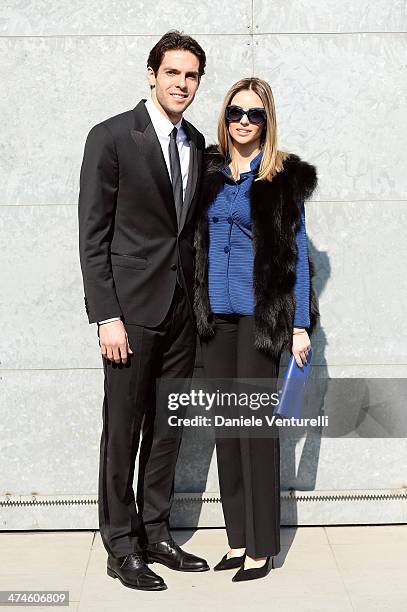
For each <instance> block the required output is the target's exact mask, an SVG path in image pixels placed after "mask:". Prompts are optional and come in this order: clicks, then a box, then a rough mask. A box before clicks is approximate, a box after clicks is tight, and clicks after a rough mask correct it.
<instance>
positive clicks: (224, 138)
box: [218, 77, 289, 181]
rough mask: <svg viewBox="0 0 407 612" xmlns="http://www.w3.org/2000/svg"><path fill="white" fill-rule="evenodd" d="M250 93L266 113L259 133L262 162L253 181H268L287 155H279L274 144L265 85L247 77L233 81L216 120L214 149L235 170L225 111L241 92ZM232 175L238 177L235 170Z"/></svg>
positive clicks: (270, 99)
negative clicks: (265, 120)
mask: <svg viewBox="0 0 407 612" xmlns="http://www.w3.org/2000/svg"><path fill="white" fill-rule="evenodd" d="M245 89H251V90H252V91H254V92H255V93H256V94H257V95H258V96H259V97H260V98H261V101H262V102H263V105H264V108H265V109H266V113H267V122H266V124H265V125H264V128H263V133H262V140H261V145H262V151H263V155H262V159H261V163H260V168H259V173H258V176H257V178H256V179H255V180H266V181H271V180H272V178H273V176H275V175H276V174H277V173H278V172H281V170H282V169H283V161H284V159H285V158H286V157H287V156H288V155H289V153H288V152H287V151H280V150H279V149H278V143H277V120H276V109H275V105H274V97H273V92H272V90H271V87H270V85H269V84H268V83H267V81H263V80H262V79H258V78H256V77H249V78H245V79H241V80H240V81H237V83H235V84H234V85H232V87H231V88H230V89H229V91H228V92H227V94H226V96H225V99H224V101H223V105H222V108H221V111H220V115H219V120H218V148H219V151H220V153H222V155H223V156H224V157H225V158H230V160H231V162H232V166H233V167H234V166H235V160H234V159H233V146H232V138H231V136H230V134H229V128H228V123H227V121H226V118H225V109H226V107H227V106H228V105H229V104H230V103H231V100H232V99H233V97H234V96H235V95H236V94H237V93H238V92H239V91H242V90H245ZM234 169H235V170H236V174H238V170H237V168H234Z"/></svg>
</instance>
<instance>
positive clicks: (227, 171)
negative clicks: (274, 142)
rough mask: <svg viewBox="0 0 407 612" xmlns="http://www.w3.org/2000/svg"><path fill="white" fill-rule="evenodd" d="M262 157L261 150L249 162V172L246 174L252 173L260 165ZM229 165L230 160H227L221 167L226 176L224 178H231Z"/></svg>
mask: <svg viewBox="0 0 407 612" xmlns="http://www.w3.org/2000/svg"><path fill="white" fill-rule="evenodd" d="M262 157H263V150H262V149H260V151H259V152H258V153H257V155H256V157H253V159H252V161H251V162H250V170H249V171H248V172H254V170H255V169H256V168H257V167H258V166H259V165H260V162H261V158H262ZM229 163H230V158H228V159H227V160H226V162H225V164H224V165H223V166H222V167H221V170H222V172H223V173H224V174H226V176H228V177H230V176H232V173H231V171H230V168H229ZM248 172H242V174H248Z"/></svg>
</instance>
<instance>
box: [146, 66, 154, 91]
mask: <svg viewBox="0 0 407 612" xmlns="http://www.w3.org/2000/svg"><path fill="white" fill-rule="evenodd" d="M147 80H148V84H149V85H150V89H151V88H152V87H155V74H154V70H153V69H152V68H151V66H147Z"/></svg>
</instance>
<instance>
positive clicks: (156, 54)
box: [147, 30, 206, 78]
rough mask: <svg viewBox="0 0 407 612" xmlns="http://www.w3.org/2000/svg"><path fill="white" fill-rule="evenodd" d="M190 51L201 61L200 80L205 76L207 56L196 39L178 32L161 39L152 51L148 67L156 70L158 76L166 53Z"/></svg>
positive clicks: (169, 33)
mask: <svg viewBox="0 0 407 612" xmlns="http://www.w3.org/2000/svg"><path fill="white" fill-rule="evenodd" d="M178 50H183V51H190V52H191V53H193V54H194V55H195V56H196V57H197V58H198V60H199V78H201V76H202V75H203V74H205V65H206V55H205V51H204V50H203V49H202V47H201V45H200V44H199V43H197V42H196V40H195V39H194V38H192V37H191V36H188V34H183V33H182V32H179V31H178V30H171V31H170V32H167V33H166V34H164V36H162V37H161V38H160V40H159V41H158V42H157V43H156V44H155V45H154V47H153V48H152V49H151V51H150V54H149V56H148V60H147V66H150V68H152V69H153V70H154V74H155V75H157V72H158V69H159V67H160V66H161V62H162V61H163V57H164V53H165V52H166V51H178Z"/></svg>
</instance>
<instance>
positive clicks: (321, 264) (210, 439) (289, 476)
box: [175, 240, 330, 537]
mask: <svg viewBox="0 0 407 612" xmlns="http://www.w3.org/2000/svg"><path fill="white" fill-rule="evenodd" d="M308 246H309V254H310V258H311V259H312V261H313V262H314V266H315V276H314V287H315V293H316V296H317V299H318V301H319V298H320V296H321V294H322V292H323V290H324V288H325V286H326V283H327V281H328V278H329V276H330V264H329V259H328V255H327V253H325V252H320V253H319V252H317V250H316V249H315V247H314V246H313V245H312V243H311V241H310V240H308ZM322 315H323V313H321V320H320V322H319V324H318V326H317V329H316V330H315V332H314V334H313V337H312V339H311V341H312V346H313V349H314V365H315V366H318V367H315V368H314V369H313V371H312V376H318V378H322V379H326V378H327V377H328V371H327V365H326V360H325V346H326V340H325V334H324V333H323V330H322V327H321V323H322V318H323V316H322ZM288 358H289V354H288V353H287V354H283V356H282V359H281V364H280V379H281V377H282V375H283V374H284V371H285V366H286V365H287V362H288ZM194 377H195V378H201V377H204V371H203V368H202V359H201V353H200V347H199V342H198V349H197V357H196V362H195V372H194ZM323 397H324V394H323V395H322V397H321V396H319V400H320V401H318V405H315V406H313V409H312V415H311V414H307V415H306V416H313V417H314V416H317V415H318V414H321V413H322V410H323V404H324V402H323ZM321 437H322V432H321V431H316V430H315V429H314V430H313V432H312V434H311V433H310V432H308V431H306V433H305V439H304V430H302V433H301V434H300V435H298V437H296V436H295V434H293V433H290V435H289V436H287V437H286V436H285V435H284V432H282V435H281V437H280V441H281V458H280V472H281V491H290V490H298V491H310V490H313V489H314V487H315V482H316V476H317V470H318V461H319V453H320V444H321ZM300 441H303V447H302V451H301V456H300V458H299V461H298V468H296V448H297V445H298V444H299V443H300ZM214 446H215V445H214V436H213V434H212V433H211V432H210V431H208V428H205V427H201V428H194V427H191V428H187V429H184V433H183V439H182V444H181V450H180V456H179V460H178V466H177V474H176V484H175V490H176V492H177V493H181V494H183V493H184V494H188V493H195V494H198V495H196V498H195V499H194V500H191V503H189V505H188V513H187V514H188V518H187V523H188V524H185V525H184V526H185V527H189V528H195V527H197V526H198V523H199V517H200V515H201V511H202V503H203V502H202V499H201V495H200V494H203V493H205V492H206V490H207V483H208V475H209V468H210V465H211V460H212V455H213V452H214ZM215 465H216V462H215ZM216 484H217V480H216ZM211 489H212V490H211V491H210V492H213V491H214V487H213V486H212V487H211ZM218 490H219V489H218V487H217V489H216V491H218ZM217 495H219V494H218V493H217ZM282 509H283V513H282V518H283V521H284V523H283V522H282V524H285V525H293V526H295V525H297V506H296V500H295V498H292V499H291V498H290V499H289V500H287V501H286V500H284V507H283V508H282ZM214 526H219V525H214ZM293 537H294V534H293Z"/></svg>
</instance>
